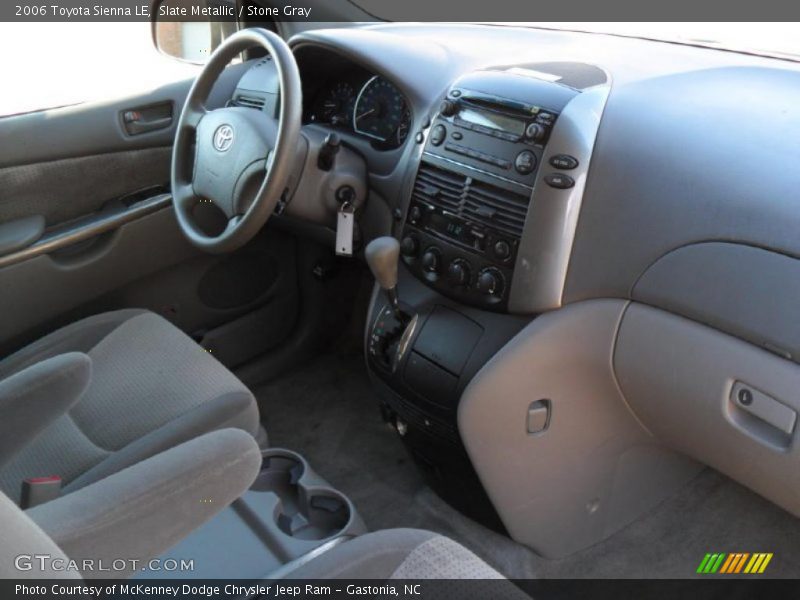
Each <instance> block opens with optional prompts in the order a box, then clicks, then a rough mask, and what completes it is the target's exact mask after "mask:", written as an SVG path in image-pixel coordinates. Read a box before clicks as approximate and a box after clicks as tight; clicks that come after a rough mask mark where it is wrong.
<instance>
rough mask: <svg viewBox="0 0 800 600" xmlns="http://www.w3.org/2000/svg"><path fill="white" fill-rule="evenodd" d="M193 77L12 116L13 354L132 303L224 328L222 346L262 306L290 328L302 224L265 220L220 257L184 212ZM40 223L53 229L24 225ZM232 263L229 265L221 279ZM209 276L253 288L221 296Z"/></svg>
mask: <svg viewBox="0 0 800 600" xmlns="http://www.w3.org/2000/svg"><path fill="white" fill-rule="evenodd" d="M245 68H246V65H233V66H231V67H229V68H228V69H226V71H225V73H224V74H223V75H222V76H221V78H220V80H219V82H218V83H217V85H216V86H215V88H214V90H213V92H212V95H211V98H210V99H209V102H208V106H209V107H210V108H213V107H216V106H222V105H224V104H225V102H226V101H227V100H228V99H229V98H230V97H231V94H232V91H233V89H234V87H235V84H236V82H237V81H238V79H239V77H240V76H241V74H242V72H243V71H244V69H245ZM191 83H192V82H191V81H183V82H178V83H175V84H170V85H167V86H164V87H161V88H159V89H157V90H154V91H151V92H147V93H144V94H141V95H137V96H134V97H130V98H124V99H119V100H115V101H112V102H105V103H92V104H84V105H79V106H75V107H67V108H61V109H55V110H48V111H42V112H36V113H31V114H27V115H20V116H14V117H7V118H3V119H0V139H3V140H4V143H3V144H2V145H0V228H2V227H5V231H6V233H7V234H8V235H7V237H8V239H9V240H11V242H13V243H11V244H10V245H8V246H7V249H6V251H4V252H0V290H2V293H0V311H2V314H3V315H6V318H4V319H2V321H0V356H2V355H4V354H7V353H9V352H12V351H13V350H15V349H17V348H19V347H20V346H21V345H23V344H25V343H28V342H30V341H32V340H33V339H35V338H37V337H38V336H40V335H43V334H45V333H47V332H48V331H51V330H53V329H54V328H56V327H59V326H61V325H64V324H66V323H68V322H70V321H73V320H76V319H79V318H82V317H84V316H87V315H89V314H93V313H96V312H101V311H103V310H113V309H118V308H124V307H129V306H137V307H144V308H150V309H152V310H154V311H157V312H159V313H161V314H163V315H164V316H165V317H167V318H168V319H170V320H171V321H173V322H174V323H175V324H177V325H178V326H179V327H181V328H183V329H184V330H185V331H187V333H190V334H194V335H196V337H198V339H200V338H201V337H203V335H204V334H205V333H207V332H215V333H214V334H213V335H212V336H211V338H210V339H213V340H214V343H215V344H216V345H219V346H220V347H222V346H227V347H229V348H230V347H231V343H230V336H231V335H232V336H235V335H238V333H237V331H238V332H239V333H240V332H241V328H238V329H237V327H236V325H235V323H236V322H238V321H240V320H241V319H242V318H243V317H246V316H247V315H251V314H254V315H255V316H254V317H250V322H251V323H256V324H257V326H256V327H255V328H253V326H251V327H250V328H251V329H254V330H255V331H258V332H259V333H260V334H261V335H262V336H263V339H269V340H271V343H279V342H280V341H281V340H282V339H283V338H284V337H285V336H286V335H288V329H289V328H290V327H291V326H292V325H293V323H294V321H295V317H296V314H297V305H298V304H299V302H298V293H299V292H298V283H297V273H296V270H295V269H296V267H295V261H294V253H295V251H296V244H295V240H294V238H293V237H292V236H289V235H286V234H281V233H280V232H275V231H270V232H262V234H261V235H260V236H257V239H256V240H253V242H251V243H250V244H248V245H246V246H245V247H244V248H242V249H241V250H239V251H237V252H236V253H234V254H232V255H228V256H226V257H218V256H210V255H206V254H203V253H201V252H199V251H198V250H196V249H195V248H194V247H192V246H191V245H190V244H189V243H188V242H187V241H186V239H185V238H184V236H183V234H182V233H181V231H180V229H179V227H178V225H177V221H176V219H175V215H174V213H173V211H172V208H171V205H170V196H169V194H168V191H169V190H168V186H169V179H170V174H169V170H170V161H171V152H172V147H171V145H172V140H173V138H174V134H175V124H176V121H177V117H178V116H179V114H178V113H179V111H180V109H181V107H182V105H183V102H184V100H185V97H186V94H187V93H188V90H189V87H190V85H191ZM131 112H134V113H138V114H135V115H127V114H126V113H131ZM131 119H134V120H135V121H137V122H136V123H132V122H131ZM132 125H133V126H132ZM199 209H200V210H202V211H207V210H209V208H208V207H203V206H200V207H199ZM42 219H43V220H44V228H43V230H41V229H42V228H41V220H42ZM29 223H32V224H35V223H39V225H40V230H38V231H33V229H31V228H30V227H28V229H25V228H23V225H24V226H25V227H27V224H29ZM264 238H268V239H267V240H266V241H265V240H264ZM225 261H227V262H225ZM220 265H221V266H220ZM220 270H223V271H224V272H225V273H228V275H229V276H227V277H223V278H222V279H220V276H219V273H220ZM209 281H211V282H217V281H221V282H222V283H221V285H223V286H224V287H226V288H227V289H229V290H230V289H233V290H237V289H243V290H248V293H243V294H240V295H238V296H235V295H234V296H230V295H229V296H230V297H227V300H226V301H225V302H222V303H219V302H217V301H216V300H218V299H217V298H215V297H214V294H213V293H209V292H208V291H207V290H208V289H209V284H208V282H209ZM203 290H206V291H205V292H203ZM273 311H274V312H273ZM271 312H273V314H270V313H271ZM259 315H267V316H259ZM243 322H245V323H247V322H248V321H243ZM231 323H233V324H234V325H229V324H231ZM225 326H227V328H225ZM220 328H222V329H220ZM217 330H219V331H217ZM228 331H229V332H230V334H229V335H228V334H226V332H228ZM245 346H247V347H242V348H237V349H236V351H235V352H231V351H230V350H228V351H226V352H225V353H224V356H223V358H227V359H228V360H230V361H233V362H243V361H245V360H247V359H248V358H251V357H252V355H253V353H256V352H259V351H263V350H264V344H262V343H260V341H259V340H253V341H252V342H251V343H249V344H247V345H245Z"/></svg>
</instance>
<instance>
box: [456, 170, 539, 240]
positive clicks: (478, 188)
mask: <svg viewBox="0 0 800 600" xmlns="http://www.w3.org/2000/svg"><path fill="white" fill-rule="evenodd" d="M462 212H463V216H464V217H465V218H467V219H471V220H474V221H480V222H483V223H486V224H488V225H491V226H492V227H494V228H495V229H499V230H500V231H504V232H506V233H511V234H513V235H515V236H517V237H520V236H521V235H522V228H523V227H524V226H525V216H526V215H527V214H528V197H527V196H521V195H519V194H515V193H513V192H509V191H507V190H504V189H501V188H498V187H495V186H493V185H489V184H488V183H484V182H482V181H474V180H473V181H472V184H471V185H470V186H469V190H468V191H467V197H466V198H465V200H464V207H463V211H462Z"/></svg>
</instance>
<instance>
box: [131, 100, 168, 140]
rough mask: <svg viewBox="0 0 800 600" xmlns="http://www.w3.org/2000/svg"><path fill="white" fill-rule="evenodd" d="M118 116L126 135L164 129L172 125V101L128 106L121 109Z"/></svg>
mask: <svg viewBox="0 0 800 600" xmlns="http://www.w3.org/2000/svg"><path fill="white" fill-rule="evenodd" d="M120 117H121V119H122V125H123V127H124V128H125V131H126V133H127V134H128V135H140V134H142V133H147V132H149V131H157V130H159V129H166V128H167V127H169V126H170V125H172V102H162V103H160V104H151V105H149V106H143V107H139V108H129V109H127V110H124V111H122V113H121V115H120Z"/></svg>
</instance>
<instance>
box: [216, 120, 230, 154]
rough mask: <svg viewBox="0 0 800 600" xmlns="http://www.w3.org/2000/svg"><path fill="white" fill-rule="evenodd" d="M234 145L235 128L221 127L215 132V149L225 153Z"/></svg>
mask: <svg viewBox="0 0 800 600" xmlns="http://www.w3.org/2000/svg"><path fill="white" fill-rule="evenodd" d="M232 145H233V127H231V126H230V125H220V126H219V127H217V130H216V131H215V132H214V148H216V149H217V150H219V151H220V152H225V151H226V150H228V149H229V148H230V147H231V146H232Z"/></svg>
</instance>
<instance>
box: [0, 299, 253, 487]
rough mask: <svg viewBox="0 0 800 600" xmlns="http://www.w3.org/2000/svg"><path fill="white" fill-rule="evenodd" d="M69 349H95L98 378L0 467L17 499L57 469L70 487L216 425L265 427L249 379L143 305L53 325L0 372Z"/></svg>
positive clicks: (1, 374) (0, 483)
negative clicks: (34, 480)
mask: <svg viewBox="0 0 800 600" xmlns="http://www.w3.org/2000/svg"><path fill="white" fill-rule="evenodd" d="M70 352H81V353H84V354H86V355H88V357H89V358H90V359H91V380H90V383H89V385H88V388H87V389H86V391H85V392H84V394H83V396H82V397H81V398H80V400H79V401H78V402H77V403H76V404H75V405H74V406H73V407H72V408H71V409H70V410H69V411H68V412H67V413H66V414H64V415H63V416H61V417H58V418H57V419H56V420H55V421H54V422H53V423H52V424H51V425H50V426H49V427H47V428H46V429H45V430H44V431H43V432H42V433H40V434H39V435H38V436H36V438H35V439H33V440H32V441H31V442H30V443H28V444H27V445H26V446H25V447H24V448H23V449H22V450H21V451H20V452H19V453H17V455H16V456H14V458H13V459H12V460H11V461H10V462H8V463H7V464H5V465H2V467H1V468H0V489H2V490H3V491H4V492H5V493H6V494H7V495H8V496H9V497H10V498H12V499H14V500H16V501H19V496H20V487H21V482H22V480H23V479H25V478H27V477H42V476H49V475H58V476H60V477H61V478H62V480H63V482H64V484H65V485H64V491H65V492H71V491H74V490H77V489H79V488H81V487H84V486H86V485H88V484H90V483H92V482H95V481H97V480H99V479H102V478H103V477H106V476H108V475H110V474H112V473H115V472H117V471H120V470H121V469H124V468H126V467H128V466H130V465H133V464H135V463H138V462H140V461H142V460H144V459H146V458H148V457H150V456H153V455H155V454H157V453H159V452H161V451H163V450H166V449H168V448H171V447H173V446H176V445H178V444H180V443H183V442H185V441H188V440H190V439H193V438H195V437H197V436H199V435H202V434H203V433H206V432H209V431H213V430H217V429H223V428H227V427H234V428H239V429H243V430H245V431H247V432H248V433H250V434H251V435H253V436H259V435H260V434H261V432H262V431H263V430H262V429H261V428H260V425H259V413H258V407H257V404H256V401H255V399H254V397H253V395H252V393H251V392H250V391H249V390H248V389H247V388H246V387H245V386H244V384H242V383H241V382H240V381H239V380H238V379H237V378H236V377H235V376H234V375H233V374H232V373H231V372H230V371H229V370H228V369H227V368H225V367H224V366H223V365H222V364H221V363H219V362H218V361H217V360H216V359H215V358H214V357H213V356H211V355H210V354H209V353H208V352H206V351H205V350H204V349H203V348H201V347H200V346H199V345H198V344H196V343H195V342H194V341H193V340H192V339H191V338H189V337H188V336H187V335H185V334H184V333H183V332H181V331H180V330H179V329H177V328H176V327H175V326H173V325H172V324H170V323H169V322H168V321H166V320H165V319H163V318H162V317H160V316H158V315H156V314H154V313H151V312H148V311H144V310H135V309H129V310H120V311H115V312H109V313H103V314H99V315H95V316H92V317H89V318H87V319H84V320H81V321H78V322H76V323H73V324H71V325H68V326H67V327H64V328H62V329H60V330H58V331H56V332H54V333H52V334H50V335H47V336H46V337H44V338H42V339H40V340H38V341H36V342H34V343H33V344H31V345H29V346H27V347H25V348H23V349H22V350H20V351H18V352H16V353H15V354H12V355H11V356H9V357H7V358H5V359H4V360H2V361H0V380H3V379H6V378H8V377H10V376H12V375H14V374H17V373H19V372H20V371H22V370H24V369H27V368H28V367H31V366H33V365H36V364H37V363H40V362H41V361H43V360H46V359H49V358H52V357H55V356H58V355H62V354H65V353H70ZM1 428H2V423H0V431H1V430H2V429H1Z"/></svg>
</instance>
